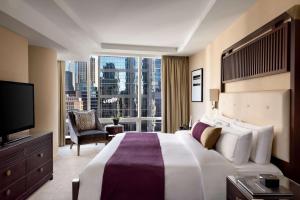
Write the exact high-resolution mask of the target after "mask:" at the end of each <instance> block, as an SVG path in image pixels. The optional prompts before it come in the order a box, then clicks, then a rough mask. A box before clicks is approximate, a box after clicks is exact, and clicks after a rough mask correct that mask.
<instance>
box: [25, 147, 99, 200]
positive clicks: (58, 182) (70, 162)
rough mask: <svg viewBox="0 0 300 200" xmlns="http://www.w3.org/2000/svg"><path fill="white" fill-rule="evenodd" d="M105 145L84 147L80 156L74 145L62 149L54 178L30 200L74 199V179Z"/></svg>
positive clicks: (56, 162)
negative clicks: (71, 147)
mask: <svg viewBox="0 0 300 200" xmlns="http://www.w3.org/2000/svg"><path fill="white" fill-rule="evenodd" d="M103 147H104V144H98V145H97V146H96V145H95V144H90V145H82V146H81V147H80V154H81V155H80V156H79V157H78V156H77V147H76V146H75V145H74V146H73V149H72V150H70V146H65V147H61V148H59V150H58V155H57V157H56V158H55V160H54V169H53V171H54V177H53V180H52V181H48V182H47V183H46V184H45V185H43V186H42V187H41V188H40V189H39V190H38V191H36V192H35V193H34V194H32V195H31V196H30V197H29V200H62V199H64V200H65V199H67V200H71V199H72V179H73V178H75V177H78V174H79V173H80V172H81V171H82V170H83V169H84V168H85V166H86V165H87V164H88V163H89V162H90V161H91V160H92V159H93V158H94V157H95V155H96V154H97V153H99V152H100V151H101V149H102V148H103Z"/></svg>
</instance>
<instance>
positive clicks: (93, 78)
mask: <svg viewBox="0 0 300 200" xmlns="http://www.w3.org/2000/svg"><path fill="white" fill-rule="evenodd" d="M90 69H91V70H90V73H91V86H94V85H95V83H96V66H95V58H93V57H91V58H90Z"/></svg>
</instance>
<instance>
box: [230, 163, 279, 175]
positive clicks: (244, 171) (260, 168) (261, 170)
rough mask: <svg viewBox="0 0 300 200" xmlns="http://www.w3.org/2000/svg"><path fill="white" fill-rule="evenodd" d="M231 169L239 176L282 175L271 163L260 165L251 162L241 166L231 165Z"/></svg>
mask: <svg viewBox="0 0 300 200" xmlns="http://www.w3.org/2000/svg"><path fill="white" fill-rule="evenodd" d="M233 167H234V168H235V171H236V173H237V174H238V175H240V176H257V175H259V174H274V175H283V173H282V172H281V171H280V169H279V168H278V167H276V166H275V165H273V164H272V163H269V164H264V165H262V164H257V163H255V162H252V161H251V162H248V163H246V164H243V165H233Z"/></svg>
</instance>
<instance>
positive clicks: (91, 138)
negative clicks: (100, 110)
mask: <svg viewBox="0 0 300 200" xmlns="http://www.w3.org/2000/svg"><path fill="white" fill-rule="evenodd" d="M107 136H108V133H107V132H106V131H101V130H88V131H82V132H80V133H79V135H78V143H79V144H90V143H94V142H103V141H106V140H107Z"/></svg>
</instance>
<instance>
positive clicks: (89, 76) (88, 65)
mask: <svg viewBox="0 0 300 200" xmlns="http://www.w3.org/2000/svg"><path fill="white" fill-rule="evenodd" d="M86 67H87V78H86V82H87V83H86V93H87V94H86V95H87V110H91V63H90V59H88V61H87V66H86Z"/></svg>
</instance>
